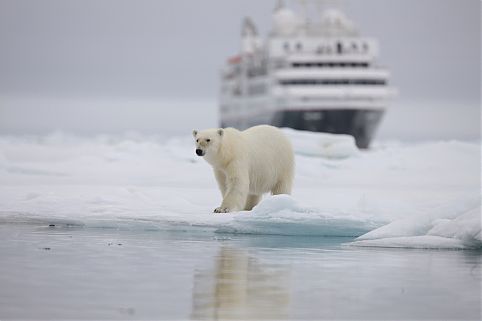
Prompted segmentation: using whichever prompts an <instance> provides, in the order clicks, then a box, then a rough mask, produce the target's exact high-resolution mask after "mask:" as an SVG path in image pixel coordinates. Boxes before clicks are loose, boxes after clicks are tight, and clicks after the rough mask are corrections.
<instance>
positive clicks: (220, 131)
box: [218, 128, 224, 136]
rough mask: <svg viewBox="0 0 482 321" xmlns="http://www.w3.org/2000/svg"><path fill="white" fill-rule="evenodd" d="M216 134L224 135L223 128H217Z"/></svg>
mask: <svg viewBox="0 0 482 321" xmlns="http://www.w3.org/2000/svg"><path fill="white" fill-rule="evenodd" d="M218 135H219V136H223V135H224V129H222V128H219V129H218Z"/></svg>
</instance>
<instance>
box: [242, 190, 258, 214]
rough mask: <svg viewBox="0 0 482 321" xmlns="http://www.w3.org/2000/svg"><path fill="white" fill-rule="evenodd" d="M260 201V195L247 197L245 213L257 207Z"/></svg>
mask: <svg viewBox="0 0 482 321" xmlns="http://www.w3.org/2000/svg"><path fill="white" fill-rule="evenodd" d="M260 199H261V195H253V194H250V195H248V199H247V200H246V205H245V206H244V210H245V211H251V210H252V209H253V207H255V206H256V205H258V203H259V200H260Z"/></svg>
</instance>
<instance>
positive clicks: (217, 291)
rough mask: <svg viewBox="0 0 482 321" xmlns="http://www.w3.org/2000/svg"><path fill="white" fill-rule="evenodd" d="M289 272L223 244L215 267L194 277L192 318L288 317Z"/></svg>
mask: <svg viewBox="0 0 482 321" xmlns="http://www.w3.org/2000/svg"><path fill="white" fill-rule="evenodd" d="M288 280H289V275H288V271H287V270H286V269H284V268H282V267H280V266H278V265H273V264H263V263H262V262H260V261H258V260H256V259H255V258H252V257H249V256H248V254H247V252H246V251H244V250H241V249H236V248H230V247H223V248H221V250H220V253H219V255H218V256H217V259H216V261H215V265H214V270H211V271H202V272H200V273H196V275H195V276H194V289H193V310H192V315H191V318H192V319H216V320H222V319H240V320H248V319H255V320H257V319H271V320H281V319H286V318H287V317H288V309H289V302H290V297H289V288H288V284H287V282H288Z"/></svg>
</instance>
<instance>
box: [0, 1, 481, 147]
mask: <svg viewBox="0 0 482 321" xmlns="http://www.w3.org/2000/svg"><path fill="white" fill-rule="evenodd" d="M288 4H289V5H290V6H291V7H292V8H294V9H298V3H297V2H296V1H291V2H288ZM274 5H275V1H254V0H249V1H246V0H243V1H226V0H224V1H221V0H207V1H187V0H181V1H144V0H143V1H114V0H103V1H93V0H89V1H60V0H57V1H52V0H46V1H35V0H20V1H18V0H0V44H1V47H0V133H3V134H32V133H33V134H35V133H48V132H51V131H55V130H63V131H67V132H74V133H82V134H84V133H101V132H107V133H119V132H123V131H138V132H147V133H158V132H159V133H176V134H178V133H184V132H186V131H190V130H191V129H192V128H193V127H196V128H203V127H210V126H217V93H218V87H219V69H220V67H221V66H222V64H223V62H224V61H225V59H226V58H227V57H228V56H230V55H233V54H235V53H236V52H237V51H238V49H239V40H240V39H239V38H240V24H241V20H242V18H243V17H244V16H250V17H252V18H253V20H254V22H255V23H256V25H257V26H258V28H259V30H260V32H261V34H262V35H263V36H266V34H267V33H268V31H269V29H270V26H271V13H272V10H273V7H274ZM342 7H343V9H344V10H345V11H346V13H347V15H348V16H349V17H350V18H351V19H352V20H353V21H354V22H355V23H356V25H357V26H358V27H359V29H360V31H361V33H362V34H363V35H367V36H373V37H376V38H378V40H379V41H380V47H381V57H380V62H381V63H382V64H383V65H386V66H388V67H389V68H390V70H391V72H392V79H391V84H392V85H393V86H395V87H397V88H398V89H399V92H400V95H399V97H397V98H396V100H395V101H394V102H393V104H392V107H391V108H390V109H389V111H388V112H387V115H386V118H385V120H384V121H383V122H382V125H381V128H380V131H379V135H378V138H380V139H401V140H404V139H422V140H423V139H452V138H456V139H457V138H459V139H473V138H476V137H478V136H479V134H480V125H479V124H480V88H481V85H480V71H481V58H480V50H481V49H480V46H481V34H480V16H481V8H480V1H477V0H465V1H452V0H408V1H407V0H403V1H402V0H396V1H383V0H364V1H356V0H352V1H349V0H347V1H344V2H343V3H342ZM314 8H315V6H312V9H313V11H312V12H311V15H312V16H316V14H317V12H316V10H315V9H314Z"/></svg>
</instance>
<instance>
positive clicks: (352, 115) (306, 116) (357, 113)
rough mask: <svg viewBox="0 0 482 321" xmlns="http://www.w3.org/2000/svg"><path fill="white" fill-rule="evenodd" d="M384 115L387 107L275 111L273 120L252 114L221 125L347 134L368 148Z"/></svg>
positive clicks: (359, 144)
mask: <svg viewBox="0 0 482 321" xmlns="http://www.w3.org/2000/svg"><path fill="white" fill-rule="evenodd" d="M383 114H384V110H379V109H375V110H369V109H362V110H360V109H315V110H281V111H278V112H276V113H275V114H274V116H273V117H272V118H271V121H260V119H261V118H259V117H250V118H249V119H243V121H241V120H240V121H239V122H230V121H222V122H221V127H235V128H238V129H240V130H243V129H246V128H248V127H251V126H255V125H260V124H271V125H273V126H276V127H289V128H293V129H298V130H307V131H313V132H325V133H332V134H348V135H352V136H353V137H354V138H355V141H356V144H357V146H358V147H359V148H368V147H369V146H370V142H371V140H372V139H373V137H374V135H375V132H376V130H377V128H378V125H379V124H380V121H381V119H382V117H383ZM265 119H267V118H265Z"/></svg>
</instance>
